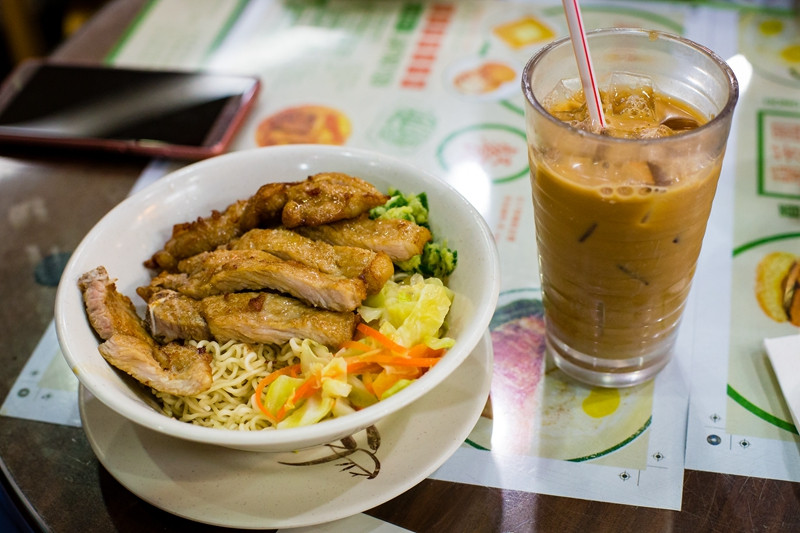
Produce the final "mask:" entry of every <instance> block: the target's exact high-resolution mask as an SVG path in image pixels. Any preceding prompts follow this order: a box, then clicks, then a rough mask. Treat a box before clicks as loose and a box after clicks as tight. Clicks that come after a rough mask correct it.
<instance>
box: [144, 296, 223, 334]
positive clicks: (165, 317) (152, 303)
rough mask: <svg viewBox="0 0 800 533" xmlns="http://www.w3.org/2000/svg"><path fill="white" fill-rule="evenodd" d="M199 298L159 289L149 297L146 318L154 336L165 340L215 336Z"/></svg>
mask: <svg viewBox="0 0 800 533" xmlns="http://www.w3.org/2000/svg"><path fill="white" fill-rule="evenodd" d="M201 310H202V305H201V304H200V302H199V301H198V300H195V299H194V298H190V297H188V296H184V295H183V294H181V293H179V292H177V291H171V290H168V289H164V290H159V291H157V292H155V293H154V294H153V295H152V296H150V297H149V298H148V299H147V316H146V317H145V322H146V323H147V325H148V326H149V327H150V333H151V334H152V335H153V337H155V338H157V339H159V340H161V341H162V342H169V341H174V340H176V339H193V340H197V341H200V340H204V339H210V338H211V332H210V331H209V330H208V324H206V321H205V319H204V318H203V315H202V313H201Z"/></svg>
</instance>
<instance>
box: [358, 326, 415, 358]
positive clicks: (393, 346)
mask: <svg viewBox="0 0 800 533" xmlns="http://www.w3.org/2000/svg"><path fill="white" fill-rule="evenodd" d="M356 329H358V331H360V332H361V333H363V334H364V335H366V336H367V337H372V338H373V339H375V340H376V341H378V342H379V343H380V344H381V345H383V347H384V348H386V349H387V350H390V351H392V352H395V353H405V352H407V351H408V348H406V347H405V346H401V345H399V344H397V343H396V342H394V341H393V340H392V339H390V338H389V337H387V336H386V335H384V334H383V333H381V332H380V331H378V330H377V329H375V328H371V327H369V326H368V325H366V324H364V323H363V322H362V323H360V324H359V325H358V326H356Z"/></svg>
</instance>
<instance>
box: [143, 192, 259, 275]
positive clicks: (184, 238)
mask: <svg viewBox="0 0 800 533" xmlns="http://www.w3.org/2000/svg"><path fill="white" fill-rule="evenodd" d="M247 205H248V202H247V201H246V200H240V201H238V202H235V203H233V204H231V205H229V206H228V207H227V208H226V209H225V211H223V212H221V213H220V212H219V211H216V210H215V211H213V212H212V213H211V216H209V217H206V218H202V217H200V218H198V219H197V220H195V221H194V222H185V223H183V224H175V225H174V226H173V227H172V236H171V237H170V238H169V240H168V241H167V242H166V243H165V244H164V248H163V249H161V250H159V251H158V252H156V253H155V254H153V257H151V258H150V259H149V260H148V261H145V266H147V267H148V268H153V269H162V270H174V269H175V267H176V266H177V264H178V261H180V260H181V259H183V258H186V257H191V256H193V255H195V254H199V253H200V252H206V251H208V250H213V249H214V248H216V247H217V246H220V245H223V244H225V243H227V242H228V241H230V240H231V239H233V238H234V237H238V236H239V235H241V234H242V233H244V231H247V230H248V229H250V228H254V227H255V226H256V223H257V220H255V217H254V216H252V214H251V213H250V212H249V211H248V209H247Z"/></svg>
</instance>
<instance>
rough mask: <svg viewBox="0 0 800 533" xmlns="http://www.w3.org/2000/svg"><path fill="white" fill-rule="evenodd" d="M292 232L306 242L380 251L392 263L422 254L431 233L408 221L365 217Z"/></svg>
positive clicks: (297, 229) (299, 228)
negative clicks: (307, 240)
mask: <svg viewBox="0 0 800 533" xmlns="http://www.w3.org/2000/svg"><path fill="white" fill-rule="evenodd" d="M295 231H297V232H298V233H300V234H301V235H304V236H306V237H308V238H310V239H314V240H319V241H325V242H327V243H329V244H334V245H338V246H357V247H359V248H367V249H369V250H373V251H375V252H383V253H385V254H386V255H388V256H389V257H390V258H391V259H392V261H406V260H408V259H410V258H412V257H414V256H415V255H419V254H421V253H422V249H423V248H424V246H425V243H427V242H428V241H430V240H431V232H430V231H429V230H428V229H427V228H425V227H423V226H419V225H417V224H415V223H413V222H410V221H408V220H400V219H377V220H372V219H370V218H369V217H368V216H367V215H362V216H360V217H358V218H353V219H349V220H342V221H340V222H334V223H332V224H326V225H324V226H314V227H309V226H303V227H298V228H295Z"/></svg>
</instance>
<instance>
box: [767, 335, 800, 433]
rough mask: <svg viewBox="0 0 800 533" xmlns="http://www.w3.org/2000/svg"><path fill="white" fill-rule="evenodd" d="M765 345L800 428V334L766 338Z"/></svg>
mask: <svg viewBox="0 0 800 533" xmlns="http://www.w3.org/2000/svg"><path fill="white" fill-rule="evenodd" d="M764 347H765V348H766V349H767V356H769V360H770V362H772V368H773V369H774V370H775V376H777V378H778V384H780V386H781V390H782V391H783V397H784V398H786V403H787V404H788V405H789V410H790V411H791V412H792V419H793V420H794V425H795V427H797V428H800V423H798V422H800V335H789V336H788V337H776V338H772V339H764Z"/></svg>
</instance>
